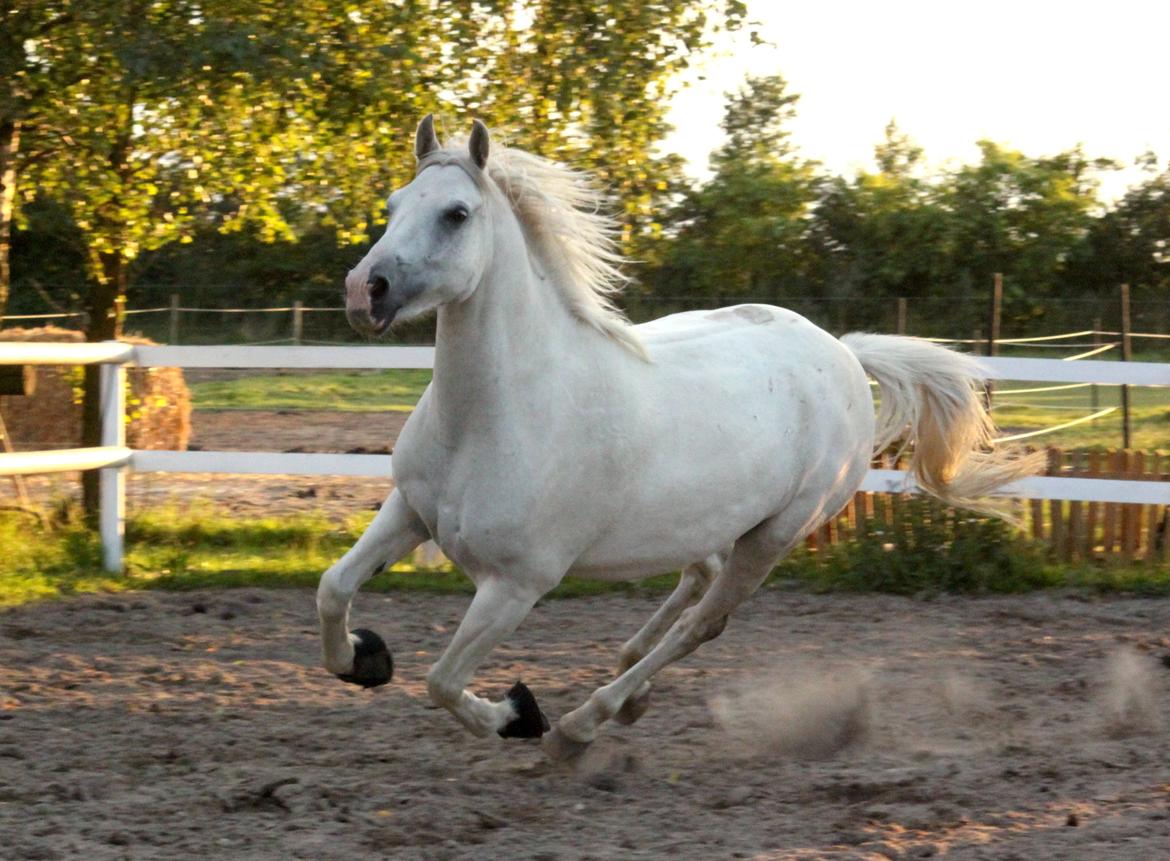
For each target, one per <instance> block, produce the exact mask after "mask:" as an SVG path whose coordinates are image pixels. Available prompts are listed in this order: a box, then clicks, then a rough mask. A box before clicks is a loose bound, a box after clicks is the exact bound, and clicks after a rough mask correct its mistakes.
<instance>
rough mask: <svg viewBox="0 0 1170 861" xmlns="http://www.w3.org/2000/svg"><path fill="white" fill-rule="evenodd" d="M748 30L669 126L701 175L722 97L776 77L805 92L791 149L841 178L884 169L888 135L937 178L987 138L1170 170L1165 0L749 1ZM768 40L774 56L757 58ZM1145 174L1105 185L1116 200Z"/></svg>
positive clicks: (677, 147)
mask: <svg viewBox="0 0 1170 861" xmlns="http://www.w3.org/2000/svg"><path fill="white" fill-rule="evenodd" d="M748 6H749V18H750V19H751V20H753V21H758V22H759V26H758V27H757V26H752V25H749V26H747V27H745V28H744V32H742V33H740V34H735V35H734V36H733V37H731V38H724V39H722V40H721V41H720V43H719V45H718V46H717V48H716V50H715V51H714V52H713V54H712V55H711V56H710V57H709V58H707V61H706V63H705V64H703V67H702V68H698V69H694V70H692V71H691V72H690V73H689V75H688V79H689V80H690V81H691V86H690V88H689V89H687V90H684V91H683V92H682V93H680V94H679V95H678V96H677V97H676V99H675V104H674V106H673V108H672V111H671V114H670V121H671V122H672V123H673V124H674V125H675V126H676V127H677V130H676V132H675V133H674V135H672V136H671V137H670V138H668V139H667V140H666V142H665V144H664V149H666V150H668V151H674V152H678V153H681V154H682V155H684V156H686V157H687V159H688V160H689V161H690V162H691V165H692V172H693V173H694V174H696V175H702V174H703V172H704V170H705V167H706V163H707V156H708V153H709V152H710V151H711V150H712V149H713V148H715V147H717V146H718V145H719V144H720V142H721V140H722V132H721V131H720V129H719V127H718V121H719V119H720V118H721V117H722V115H723V102H724V98H723V94H724V93H725V92H726V91H728V90H732V89H735V88H736V87H737V86H738V85H739V84H740V83H741V82H742V80H743V78H744V75H745V74H747V73H752V74H757V75H759V74H775V73H779V74H781V75H783V76H784V78H785V79H786V80H787V81H788V84H789V90H790V92H794V93H798V94H800V97H801V98H800V102H799V103H798V104H797V117H796V120H795V122H794V123H793V125H792V130H793V138H794V141H795V142H796V144H797V145H798V146H799V148H800V152H801V154H802V155H803V156H805V157H806V158H812V159H816V160H818V161H821V162H823V163H824V164H825V166H826V167H827V168H828V169H829V170H830V171H833V172H835V173H846V174H851V173H853V172H854V171H855V170H857V169H859V168H872V166H873V164H872V157H873V147H874V144H876V143H877V142H878V141H879V140H881V137H882V133H883V129H884V128H885V125H886V123H887V122H888V121H889V120H890V119H891V118H892V119H895V120H897V122H898V125H899V127H900V128H901V130H902V131H903V132H905V133H907V134H909V135H910V137H911V138H912V139H913V140H914V141H915V142H916V143H917V144H918V145H919V146H921V147H923V148H924V149H925V151H926V153H925V154H926V158H927V159H928V162H929V164H930V166H931V167H932V168H937V167H940V166H942V165H945V164H947V163H954V162H959V163H962V162H973V161H975V160H976V159H977V158H978V150H977V148H976V146H975V142H976V141H977V140H979V139H980V138H989V139H991V140H994V141H997V142H1000V143H1004V144H1007V145H1009V146H1012V147H1014V148H1016V149H1020V150H1022V151H1023V152H1025V153H1027V154H1028V155H1030V156H1041V155H1051V154H1054V153H1056V152H1060V151H1062V150H1065V149H1069V148H1071V147H1073V146H1075V145H1076V144H1078V143H1080V144H1083V145H1084V148H1085V152H1086V154H1087V155H1089V156H1090V157H1096V156H1106V157H1109V158H1113V159H1116V160H1118V161H1119V162H1122V163H1123V164H1125V165H1127V166H1129V165H1132V163H1133V160H1134V159H1135V158H1136V157H1137V156H1138V155H1139V154H1141V153H1142V152H1144V151H1146V150H1147V149H1153V150H1154V151H1155V152H1157V153H1158V154H1159V156H1160V158H1161V164H1162V165H1163V166H1165V164H1166V162H1167V160H1170V47H1168V42H1167V40H1168V38H1170V2H1167V0H1100V2H1095V3H1094V2H1083V0H1066V2H1052V0H1015V2H1005V0H981V2H971V0H933V2H926V0H885V2H846V0H802V2H790V0H749V2H748ZM752 29H757V30H758V31H759V33H760V35H761V37H762V38H763V39H765V40H766V41H768V42H770V43H772V45H770V46H759V47H752V46H751V44H750V41H749V39H748V35H747V31H748V30H752ZM1137 177H1138V174H1137V172H1136V171H1133V170H1132V169H1131V170H1127V171H1124V172H1121V173H1120V175H1115V176H1112V177H1106V178H1104V182H1103V184H1102V195H1103V197H1105V198H1106V199H1110V198H1112V197H1115V196H1116V195H1119V194H1120V193H1121V192H1122V191H1123V190H1124V187H1125V186H1126V185H1127V184H1128V183H1131V182H1134V181H1136V179H1137Z"/></svg>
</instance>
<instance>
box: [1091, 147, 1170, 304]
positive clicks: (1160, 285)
mask: <svg viewBox="0 0 1170 861" xmlns="http://www.w3.org/2000/svg"><path fill="white" fill-rule="evenodd" d="M1139 164H1140V166H1141V167H1142V170H1143V173H1144V175H1145V178H1144V179H1143V180H1142V181H1141V182H1139V183H1138V184H1137V185H1135V186H1134V187H1132V188H1131V189H1129V191H1127V192H1126V194H1125V196H1124V197H1123V198H1122V199H1121V200H1120V201H1119V202H1118V204H1117V206H1116V207H1114V208H1113V209H1112V210H1110V211H1109V212H1107V213H1105V214H1104V215H1103V216H1102V217H1100V218H1098V219H1096V220H1095V221H1094V223H1093V226H1092V228H1091V229H1090V231H1089V236H1088V238H1087V241H1086V242H1085V244H1084V246H1083V247H1082V249H1081V251H1080V253H1079V254H1078V256H1077V259H1076V261H1075V263H1074V265H1073V266H1072V267H1071V268H1072V277H1071V279H1070V281H1071V282H1072V284H1077V283H1079V284H1081V285H1083V286H1084V287H1089V288H1090V289H1093V290H1095V291H1105V290H1111V289H1112V288H1113V287H1114V286H1115V285H1117V284H1119V283H1128V284H1130V285H1131V286H1132V288H1133V290H1134V293H1135V296H1136V297H1138V298H1146V299H1149V300H1152V301H1160V302H1163V303H1164V302H1165V300H1166V296H1167V295H1168V294H1170V166H1167V167H1166V168H1164V169H1162V170H1161V171H1159V169H1158V160H1157V158H1156V157H1155V156H1154V155H1153V154H1152V153H1147V154H1146V155H1144V156H1142V157H1141V159H1139Z"/></svg>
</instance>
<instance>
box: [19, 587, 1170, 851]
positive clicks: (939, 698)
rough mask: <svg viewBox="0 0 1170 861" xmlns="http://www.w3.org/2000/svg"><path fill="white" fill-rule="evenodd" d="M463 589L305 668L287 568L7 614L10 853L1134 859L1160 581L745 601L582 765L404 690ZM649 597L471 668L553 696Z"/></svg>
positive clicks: (372, 605)
mask: <svg viewBox="0 0 1170 861" xmlns="http://www.w3.org/2000/svg"><path fill="white" fill-rule="evenodd" d="M464 603H465V599H463V598H457V597H436V596H428V595H417V594H404V595H393V596H383V595H374V594H368V595H363V596H361V597H360V600H359V603H358V606H357V611H356V618H355V622H356V623H357V624H366V625H370V626H372V627H375V628H376V629H378V630H379V631H381V632H382V633H383V634H384V635H385V636H386V637H387V640H388V642H389V643H390V644H391V647H392V649H394V651H395V657H396V659H397V661H398V664H399V668H398V673H397V678H396V681H395V683H394V684H392V685H390V686H387V687H384V688H380V689H377V690H374V691H371V692H364V691H361V690H358V689H356V688H352V687H349V686H346V685H343V684H341V683H340V682H338V681H336V680H334V679H333V678H332V677H331V676H329V675H328V674H327V673H326V672H325V671H324V670H322V669H320V668H318V666H317V647H316V642H315V637H314V634H315V625H314V611H313V596H312V594H311V592H308V591H302V590H288V591H261V590H244V591H237V592H223V593H206V594H203V593H190V594H138V595H124V596H118V597H107V596H89V597H82V598H76V599H72V600H67V601H62V602H56V603H46V604H40V605H35V606H29V607H22V608H17V609H11V610H8V611H6V612H4V613H2V614H0V834H3V835H4V839H3V845H2V848H0V856H3V857H4V858H12V859H78V858H85V859H91V860H92V861H101V859H188V858H190V859H194V858H231V859H281V861H284V859H300V858H303V859H334V858H347V859H353V858H395V859H398V858H402V859H414V858H418V859H480V858H516V859H543V861H552V859H626V858H630V859H637V858H671V859H688V860H689V859H696V861H698V859H703V861H708V859H722V858H754V859H839V858H858V859H860V858H866V859H881V858H903V857H905V858H926V857H936V856H944V855H945V856H946V857H949V858H958V859H968V858H985V859H997V861H1005V859H1049V858H1050V859H1102V858H1109V859H1135V861H1136V859H1142V861H1145V859H1153V858H1160V857H1165V856H1166V852H1167V847H1170V762H1168V761H1167V750H1168V742H1170V737H1168V729H1167V723H1166V718H1167V716H1168V715H1170V710H1168V709H1170V668H1168V667H1167V665H1166V656H1167V654H1168V653H1170V637H1168V636H1167V635H1168V633H1170V602H1167V601H1140V600H1119V599H1116V600H1115V599H1111V600H1092V601H1088V600H1085V599H1083V598H1077V597H1076V596H1053V595H1035V596H1027V597H1013V598H996V599H985V600H973V599H958V598H946V599H941V600H938V601H934V602H921V601H917V602H916V601H910V600H905V599H896V598H889V597H874V596H867V597H841V596H833V597H823V596H809V595H804V594H792V593H788V592H785V591H782V590H779V589H773V590H768V591H765V592H762V593H760V594H759V595H757V596H756V597H755V598H754V599H753V600H752V601H751V602H749V603H748V604H747V605H746V606H744V607H743V608H741V611H740V613H739V614H737V616H736V617H735V618H733V620H732V623H731V624H730V625H729V627H728V629H727V631H726V632H725V633H724V635H723V636H722V637H720V638H719V639H718V640H716V641H714V642H712V643H709V644H708V645H707V646H705V647H704V648H703V649H702V650H701V651H700V652H699V654H697V655H694V656H692V657H691V658H689V659H687V660H686V661H684V662H682V663H681V664H679V665H676V666H674V667H672V668H669V669H667V670H666V671H664V672H663V673H662V674H661V675H660V677H659V682H658V685H657V687H656V689H655V691H654V693H653V703H652V705H651V707H650V710H649V711H648V712H647V714H646V715H645V717H643V719H642V720H641V721H640V722H639V723H638V724H636V725H634V726H633V727H619V726H616V725H610V726H607V727H606V728H605V730H604V734H603V736H602V737H601V738H600V739H599V741H598V742H596V743H595V745H594V746H593V748H592V749H591V750H590V751H589V752H588V753H587V754H586V755H585V757H584V758H583V759H582V760H581V761H580V762H578V763H577V764H576V765H575V766H572V767H569V766H552V765H550V764H548V763H547V762H546V761H545V759H544V757H543V755H542V752H541V749H540V747H539V745H538V744H537V743H534V742H523V741H514V740H513V741H504V740H500V739H496V738H492V739H486V740H481V739H475V738H472V737H470V736H469V735H467V734H466V733H465V732H464V731H463V730H462V729H461V728H460V727H459V726H458V725H457V724H456V723H455V721H454V720H453V718H451V717H450V716H449V715H448V714H446V713H445V712H443V711H440V710H436V709H434V708H432V707H430V705H429V704H428V703H427V702H426V698H425V691H424V689H425V683H424V673H425V670H426V668H427V666H428V665H429V664H430V663H431V662H432V661H433V660H434V659H435V658H436V656H437V655H438V654H439V652H440V650H441V649H442V648H443V646H444V644H445V643H446V642H447V641H448V639H449V638H450V635H451V632H452V631H453V629H454V626H455V624H456V623H457V620H458V618H459V616H460V614H461V613H462V610H463V605H464ZM655 603H656V602H655V600H654V599H651V598H642V597H624V596H611V597H604V598H591V599H588V600H574V601H555V602H547V603H545V604H542V605H540V606H538V608H537V609H536V610H535V611H534V613H533V614H532V616H531V617H530V618H529V620H528V621H527V622H526V623H525V624H524V626H523V627H522V628H521V629H520V631H518V632H517V633H516V634H515V635H514V636H513V637H512V639H511V641H510V642H509V643H508V644H507V645H506V646H504V647H501V648H500V649H498V650H497V651H496V652H495V654H494V655H493V656H492V657H491V659H490V660H489V662H488V663H487V665H485V667H484V668H483V670H482V671H481V673H480V674H479V676H478V678H477V682H476V684H477V687H478V689H479V690H480V691H481V692H484V693H488V694H490V695H492V696H494V697H498V696H500V695H501V694H502V692H503V691H504V690H505V689H506V688H507V687H508V686H509V685H511V683H512V682H513V681H515V680H516V679H517V678H522V679H523V680H524V681H526V682H527V683H528V684H529V685H530V686H531V687H532V689H533V690H534V692H535V693H536V695H537V697H538V698H539V699H540V701H541V704H542V706H543V707H544V709H545V710H546V711H547V712H548V714H549V715H550V716H552V717H553V718H555V717H556V716H558V715H561V714H563V713H564V712H565V711H567V710H568V709H570V708H572V707H574V705H576V704H578V703H579V702H580V701H581V700H582V699H583V697H585V696H586V695H587V694H588V692H589V691H590V690H591V689H592V688H593V687H594V686H596V685H597V684H599V683H601V682H603V681H604V680H606V679H607V678H608V677H609V672H610V668H611V666H612V665H613V663H614V660H615V656H616V652H617V648H618V646H619V644H620V643H621V641H622V639H623V638H624V637H626V636H628V635H629V634H630V633H631V632H632V631H633V630H634V629H635V628H636V627H637V626H638V625H639V624H641V622H642V621H643V620H644V619H645V618H646V617H647V616H649V614H650V613H651V612H652V610H653V608H654V606H655Z"/></svg>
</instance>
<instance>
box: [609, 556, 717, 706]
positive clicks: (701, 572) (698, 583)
mask: <svg viewBox="0 0 1170 861" xmlns="http://www.w3.org/2000/svg"><path fill="white" fill-rule="evenodd" d="M728 552H730V551H727V552H725V553H714V554H712V555H711V556H708V557H707V558H706V559H704V560H703V561H702V562H699V563H697V564H695V565H688V566H687V567H686V568H684V569H683V570H682V574H681V575H680V576H679V579H678V585H677V586H676V587H675V589H674V591H673V592H671V593H670V597H669V598H667V599H666V601H665V602H664V603H663V604H662V606H661V607H659V608H658V610H657V611H655V613H654V615H653V616H651V617H650V619H649V621H647V622H646V624H645V625H643V626H642V628H641V630H639V631H638V633H636V634H634V636H632V637H631V638H630V639H629V640H627V641H626V644H625V645H624V646H622V650H621V654H620V656H619V658H618V671H617V674H618V675H619V676H620V675H621V674H622V673H624V672H625V671H626V670H628V669H629V668H630V667H632V666H634V664H636V663H638V661H640V660H642V658H644V657H646V653H647V652H649V651H650V650H651V649H652V648H654V645H655V644H656V643H657V642H658V641H659V640H660V639H662V635H663V634H665V633H666V632H667V631H668V630H669V629H670V626H671V625H673V624H674V623H675V622H676V621H677V620H678V617H679V616H680V615H681V614H682V612H683V610H685V609H686V608H687V607H689V606H691V605H692V604H694V603H695V602H696V601H698V600H699V599H700V598H702V597H703V594H704V593H705V592H706V591H707V588H708V587H709V586H710V585H711V582H712V581H713V580H714V579H715V577H717V576H718V574H719V572H720V571H722V570H723V563H724V562H725V561H726V559H727V555H728ZM649 704H650V683H649V682H646V683H645V684H643V685H642V687H641V688H639V689H638V690H637V691H636V692H635V693H634V694H633V695H632V696H630V697H629V699H627V700H626V701H625V702H624V703H623V704H622V707H621V708H620V709H618V712H617V714H615V715H614V716H613V719H614V720H616V721H617V722H618V723H622V724H632V723H633V722H634V721H636V720H637V719H638V718H640V717H641V716H642V715H643V714H644V713H645V711H646V707H647V706H648V705H649Z"/></svg>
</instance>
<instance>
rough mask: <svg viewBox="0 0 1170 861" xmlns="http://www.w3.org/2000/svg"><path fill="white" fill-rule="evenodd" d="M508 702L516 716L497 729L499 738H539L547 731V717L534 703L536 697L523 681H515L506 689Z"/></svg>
mask: <svg viewBox="0 0 1170 861" xmlns="http://www.w3.org/2000/svg"><path fill="white" fill-rule="evenodd" d="M508 702H510V703H511V704H512V708H514V709H515V710H516V717H515V718H513V719H512V720H511V721H509V722H508V725H507V726H506V727H504V728H503V729H502V730H499V733H500V738H540V737H541V736H542V735H544V734H545V733H546V732H548V729H549V725H548V718H546V717H545V716H544V712H542V711H541V710H540V706H538V705H537V704H536V697H534V696H533V695H532V691H530V690H528V686H527V685H525V684H524V683H523V682H516V684H514V685H512V690H510V691H508Z"/></svg>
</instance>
